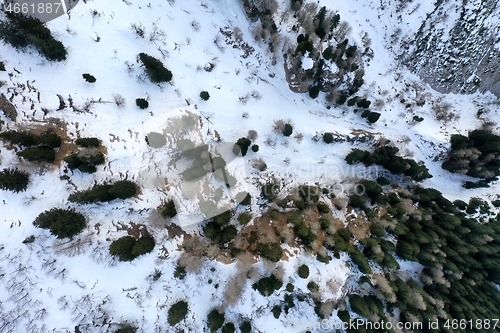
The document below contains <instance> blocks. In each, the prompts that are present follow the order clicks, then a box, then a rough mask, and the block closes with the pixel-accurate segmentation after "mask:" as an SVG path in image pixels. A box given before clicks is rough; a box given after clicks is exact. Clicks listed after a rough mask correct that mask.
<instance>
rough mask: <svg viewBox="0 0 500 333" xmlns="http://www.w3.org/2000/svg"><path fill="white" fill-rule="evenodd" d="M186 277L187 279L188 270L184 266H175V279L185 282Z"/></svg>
mask: <svg viewBox="0 0 500 333" xmlns="http://www.w3.org/2000/svg"><path fill="white" fill-rule="evenodd" d="M185 277H186V268H184V266H181V265H177V266H175V270H174V278H177V279H179V280H184V278H185Z"/></svg>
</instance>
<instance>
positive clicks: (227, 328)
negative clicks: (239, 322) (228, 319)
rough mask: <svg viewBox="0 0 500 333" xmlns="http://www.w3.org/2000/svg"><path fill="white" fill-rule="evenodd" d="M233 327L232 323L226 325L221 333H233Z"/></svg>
mask: <svg viewBox="0 0 500 333" xmlns="http://www.w3.org/2000/svg"><path fill="white" fill-rule="evenodd" d="M234 330H235V327H234V324H233V323H226V324H225V325H224V326H222V329H221V332H222V333H234Z"/></svg>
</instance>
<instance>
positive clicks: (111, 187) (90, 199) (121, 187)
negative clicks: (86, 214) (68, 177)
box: [68, 180, 137, 204]
mask: <svg viewBox="0 0 500 333" xmlns="http://www.w3.org/2000/svg"><path fill="white" fill-rule="evenodd" d="M136 194H137V185H136V184H135V183H134V182H131V181H129V180H120V181H117V182H115V183H113V184H104V185H94V187H92V188H91V189H90V190H86V191H80V192H75V193H73V194H71V195H70V196H69V199H68V200H69V201H71V202H76V203H82V204H88V203H95V202H108V201H112V200H115V199H122V200H123V199H127V198H130V197H133V196H134V195H136Z"/></svg>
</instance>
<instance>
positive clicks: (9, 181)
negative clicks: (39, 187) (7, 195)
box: [0, 169, 30, 193]
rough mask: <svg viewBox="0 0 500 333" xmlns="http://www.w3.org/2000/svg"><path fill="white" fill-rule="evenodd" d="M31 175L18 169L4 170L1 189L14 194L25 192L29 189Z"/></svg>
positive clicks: (1, 175)
mask: <svg viewBox="0 0 500 333" xmlns="http://www.w3.org/2000/svg"><path fill="white" fill-rule="evenodd" d="M29 182H30V175H29V173H27V172H25V171H20V170H18V169H3V171H2V172H0V189H2V190H8V191H12V192H16V193H17V192H23V191H26V189H27V188H28V184H29Z"/></svg>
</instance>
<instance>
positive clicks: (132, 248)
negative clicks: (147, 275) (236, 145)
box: [109, 236, 155, 261]
mask: <svg viewBox="0 0 500 333" xmlns="http://www.w3.org/2000/svg"><path fill="white" fill-rule="evenodd" d="M154 247H155V241H154V238H153V237H151V236H144V237H141V238H139V239H138V240H136V239H135V238H134V237H132V236H123V237H120V238H118V239H117V240H115V241H114V242H113V243H111V245H110V246H109V253H110V254H111V255H114V256H118V259H119V260H120V261H132V260H134V259H135V258H137V257H138V256H140V255H142V254H147V253H150V252H151V251H153V248H154Z"/></svg>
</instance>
